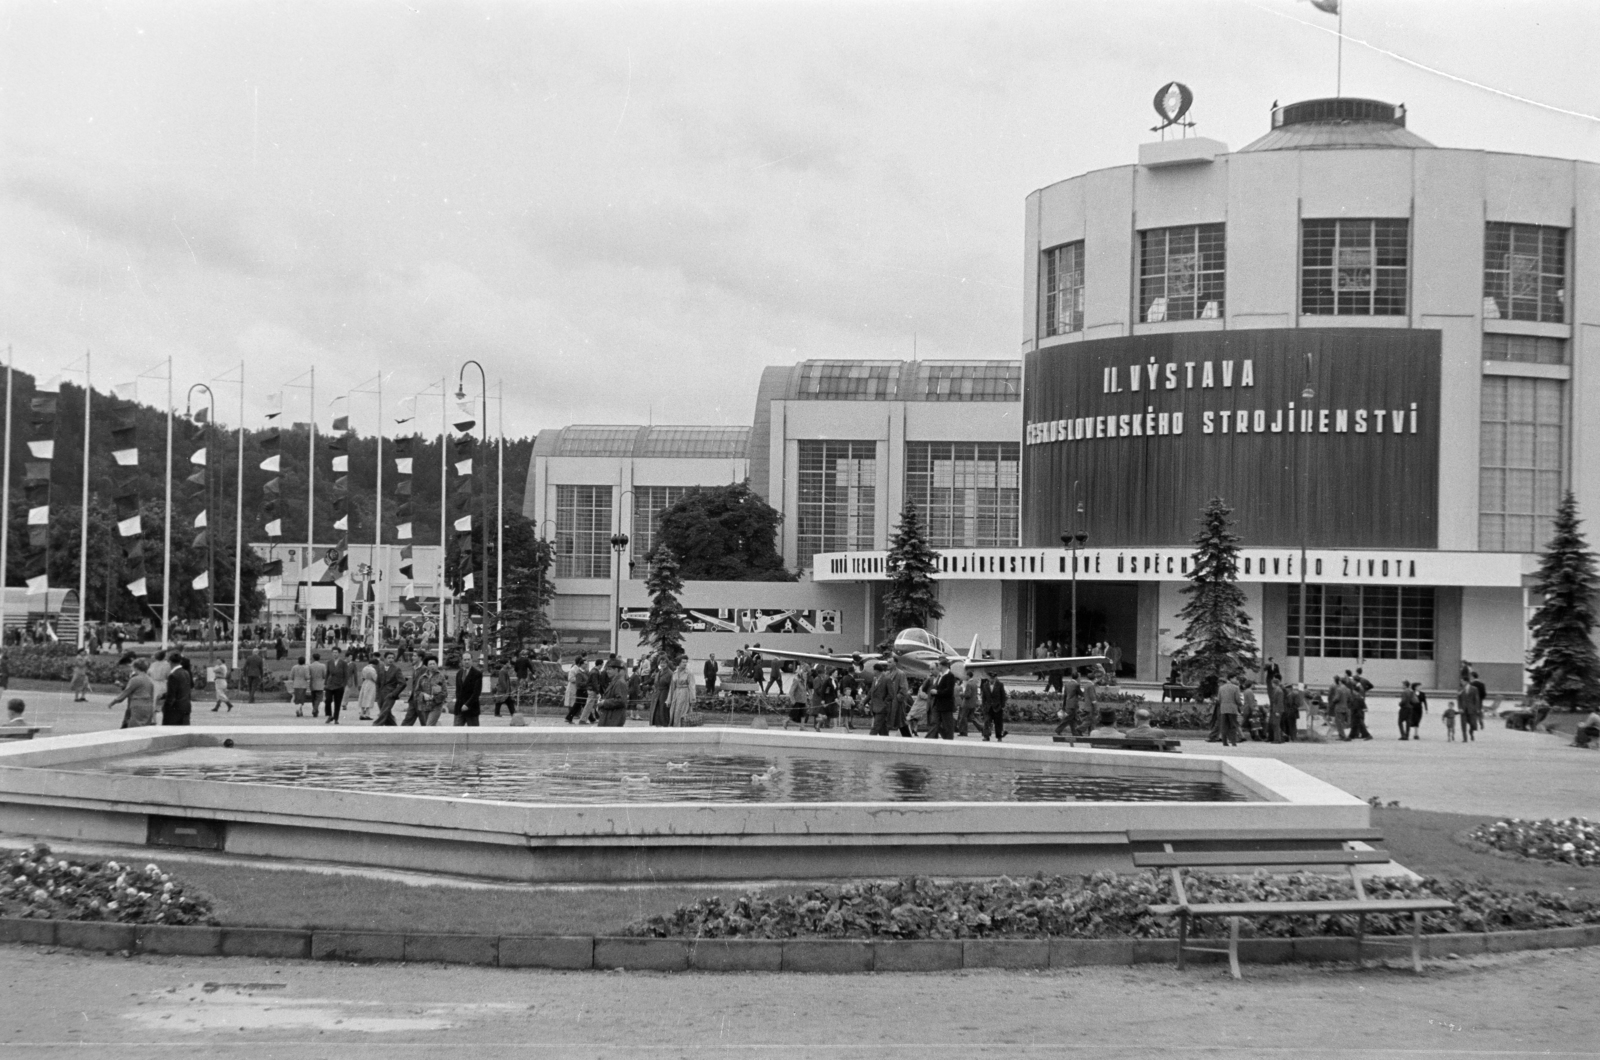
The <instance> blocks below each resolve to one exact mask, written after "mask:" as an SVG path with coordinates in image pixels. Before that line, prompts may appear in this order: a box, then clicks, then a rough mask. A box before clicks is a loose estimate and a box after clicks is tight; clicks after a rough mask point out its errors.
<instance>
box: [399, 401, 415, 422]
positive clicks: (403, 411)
mask: <svg viewBox="0 0 1600 1060" xmlns="http://www.w3.org/2000/svg"><path fill="white" fill-rule="evenodd" d="M395 405H396V411H395V415H394V421H395V422H396V423H409V422H411V421H412V420H414V419H416V418H417V399H416V398H415V397H407V398H401V399H400V400H399V401H397V402H396V403H395Z"/></svg>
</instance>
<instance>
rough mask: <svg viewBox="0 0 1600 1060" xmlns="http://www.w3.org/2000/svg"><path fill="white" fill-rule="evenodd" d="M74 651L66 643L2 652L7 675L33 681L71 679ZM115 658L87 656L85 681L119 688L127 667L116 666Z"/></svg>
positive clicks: (124, 678)
mask: <svg viewBox="0 0 1600 1060" xmlns="http://www.w3.org/2000/svg"><path fill="white" fill-rule="evenodd" d="M77 654H78V649H77V648H75V647H73V646H72V645H70V644H23V645H19V646H16V647H9V648H7V649H6V663H7V665H8V666H10V667H11V676H12V677H17V678H26V679H28V680H33V681H70V680H72V666H73V660H74V659H75V658H76V657H77ZM116 663H117V656H115V655H91V656H89V680H90V681H91V682H93V683H94V684H100V685H106V684H115V685H118V686H120V685H121V684H122V683H123V682H124V681H126V680H127V679H128V673H129V668H128V667H126V666H118V665H117V664H116Z"/></svg>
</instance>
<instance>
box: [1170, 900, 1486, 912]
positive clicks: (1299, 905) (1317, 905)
mask: <svg viewBox="0 0 1600 1060" xmlns="http://www.w3.org/2000/svg"><path fill="white" fill-rule="evenodd" d="M1454 908H1455V903H1454V902H1452V901H1449V900H1448V899H1445V898H1396V899H1394V900H1393V901H1382V900H1379V899H1368V900H1367V901H1365V902H1363V901H1359V900H1357V899H1348V900H1346V899H1335V900H1333V901H1326V902H1197V903H1195V904H1193V905H1190V906H1189V907H1188V913H1189V915H1190V916H1320V915H1321V914H1323V913H1426V912H1432V911H1437V910H1444V909H1454ZM1183 909H1184V907H1183V906H1181V905H1152V906H1151V907H1150V912H1151V913H1152V914H1153V915H1155V916H1176V915H1177V914H1178V913H1179V912H1180V911H1181V910H1183Z"/></svg>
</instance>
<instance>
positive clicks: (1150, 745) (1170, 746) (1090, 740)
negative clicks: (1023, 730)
mask: <svg viewBox="0 0 1600 1060" xmlns="http://www.w3.org/2000/svg"><path fill="white" fill-rule="evenodd" d="M1050 739H1051V741H1052V742H1054V743H1066V744H1071V745H1073V746H1074V747H1076V746H1077V745H1078V744H1080V743H1082V744H1088V745H1089V746H1090V747H1104V748H1109V749H1111V750H1113V751H1168V752H1173V753H1177V752H1178V748H1179V747H1181V746H1183V741H1182V740H1174V739H1172V738H1171V737H1168V738H1166V739H1164V740H1142V739H1139V738H1137V737H1133V738H1130V737H1127V736H1052V737H1051V738H1050Z"/></svg>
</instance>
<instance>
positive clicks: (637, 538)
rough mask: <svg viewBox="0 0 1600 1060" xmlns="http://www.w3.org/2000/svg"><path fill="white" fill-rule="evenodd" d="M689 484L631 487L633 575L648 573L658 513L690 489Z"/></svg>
mask: <svg viewBox="0 0 1600 1060" xmlns="http://www.w3.org/2000/svg"><path fill="white" fill-rule="evenodd" d="M689 489H690V487H688V486H635V487H634V488H633V554H634V556H635V557H637V562H635V563H634V565H633V577H635V578H648V577H649V576H650V562H649V560H648V558H647V557H648V556H649V555H650V550H651V549H653V548H655V547H656V535H657V534H658V533H660V531H661V513H662V512H664V511H666V510H667V509H668V508H670V507H672V506H673V505H674V504H677V503H678V498H680V497H682V496H683V495H684V494H685V493H688V492H689Z"/></svg>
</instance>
